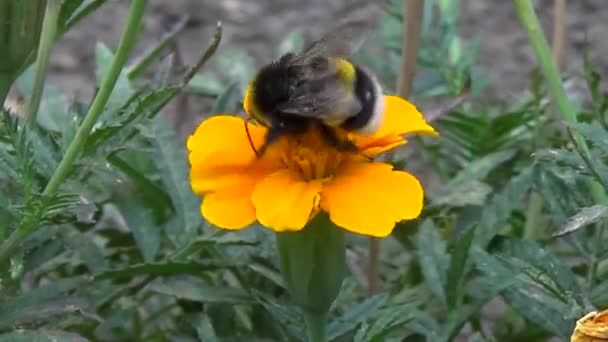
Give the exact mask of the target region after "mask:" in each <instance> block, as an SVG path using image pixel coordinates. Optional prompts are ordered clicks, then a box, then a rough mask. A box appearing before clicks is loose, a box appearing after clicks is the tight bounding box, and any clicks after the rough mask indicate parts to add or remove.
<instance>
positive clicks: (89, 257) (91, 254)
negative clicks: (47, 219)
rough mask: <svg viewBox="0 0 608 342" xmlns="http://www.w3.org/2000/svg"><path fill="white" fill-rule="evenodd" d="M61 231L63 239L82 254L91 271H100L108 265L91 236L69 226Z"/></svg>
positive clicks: (81, 256)
mask: <svg viewBox="0 0 608 342" xmlns="http://www.w3.org/2000/svg"><path fill="white" fill-rule="evenodd" d="M59 232H60V235H61V239H62V240H63V241H64V242H65V243H66V244H67V245H68V246H69V247H70V248H71V249H72V250H74V251H75V252H76V253H77V254H78V256H80V258H81V259H82V261H83V262H84V263H85V265H87V268H88V269H89V270H90V271H91V272H99V271H101V270H103V269H105V268H107V267H108V262H107V261H106V259H105V258H104V255H103V253H102V251H101V250H100V249H99V247H98V246H97V245H96V244H95V242H94V241H93V239H92V238H91V236H89V235H88V234H86V233H81V232H80V231H78V230H76V229H67V227H64V228H63V229H60V230H59Z"/></svg>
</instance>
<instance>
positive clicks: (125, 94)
mask: <svg viewBox="0 0 608 342" xmlns="http://www.w3.org/2000/svg"><path fill="white" fill-rule="evenodd" d="M113 60H114V53H113V52H112V51H111V50H110V49H109V48H108V47H107V46H106V45H104V44H103V43H99V42H98V43H97V45H96V46H95V62H96V64H97V68H96V69H95V76H96V79H97V84H98V86H99V84H100V83H101V81H102V79H103V76H104V75H106V74H107V73H108V70H109V68H110V66H111V65H112V61H113ZM134 92H135V90H134V89H133V87H132V86H131V82H129V77H128V74H127V71H126V70H121V71H120V75H119V76H118V80H117V81H116V85H115V86H114V89H113V90H112V95H110V98H109V100H108V103H107V104H106V108H107V110H109V111H115V110H116V109H118V108H120V107H121V106H122V104H123V103H125V102H127V100H128V99H129V98H130V97H131V95H133V93H134Z"/></svg>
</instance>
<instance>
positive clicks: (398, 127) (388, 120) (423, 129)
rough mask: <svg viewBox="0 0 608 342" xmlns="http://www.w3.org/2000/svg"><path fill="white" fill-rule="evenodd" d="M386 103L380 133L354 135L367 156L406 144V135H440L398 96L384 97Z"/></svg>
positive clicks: (412, 106) (354, 138) (409, 104)
mask: <svg viewBox="0 0 608 342" xmlns="http://www.w3.org/2000/svg"><path fill="white" fill-rule="evenodd" d="M384 102H385V109H384V121H383V122H382V125H381V126H380V128H379V129H378V131H377V132H376V133H374V134H373V135H371V136H361V135H354V136H353V138H352V139H353V140H355V142H356V144H357V146H359V149H360V150H361V151H362V152H363V153H364V154H365V155H367V156H375V155H377V154H380V153H382V152H385V151H387V150H390V149H392V148H395V147H397V146H400V145H403V144H405V143H406V141H405V140H404V139H403V138H402V137H401V135H404V134H408V133H421V134H429V135H433V136H436V135H438V134H437V132H436V131H435V129H433V127H431V126H430V125H429V124H428V123H426V121H425V120H424V117H423V116H422V114H420V112H419V111H418V109H416V107H415V106H414V105H412V104H411V103H409V102H407V101H406V100H404V99H402V98H400V97H398V96H384Z"/></svg>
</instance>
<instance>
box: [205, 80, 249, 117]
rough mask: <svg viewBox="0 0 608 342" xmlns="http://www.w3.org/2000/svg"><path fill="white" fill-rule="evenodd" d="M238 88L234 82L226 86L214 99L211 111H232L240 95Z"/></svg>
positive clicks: (219, 112)
mask: <svg viewBox="0 0 608 342" xmlns="http://www.w3.org/2000/svg"><path fill="white" fill-rule="evenodd" d="M238 90H239V85H238V83H236V82H235V83H232V84H230V85H229V86H228V87H226V89H225V90H224V92H222V93H221V94H220V96H218V98H217V99H216V100H215V103H214V104H213V108H212V109H211V113H213V114H222V113H230V112H233V111H234V110H235V109H236V102H237V101H238V99H240V98H241V96H242V95H241V94H240V93H239V92H238Z"/></svg>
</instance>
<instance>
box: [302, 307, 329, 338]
mask: <svg viewBox="0 0 608 342" xmlns="http://www.w3.org/2000/svg"><path fill="white" fill-rule="evenodd" d="M304 321H306V329H307V332H308V341H309V342H326V341H327V336H326V332H325V325H326V324H327V315H326V314H319V313H312V312H308V311H304Z"/></svg>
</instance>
